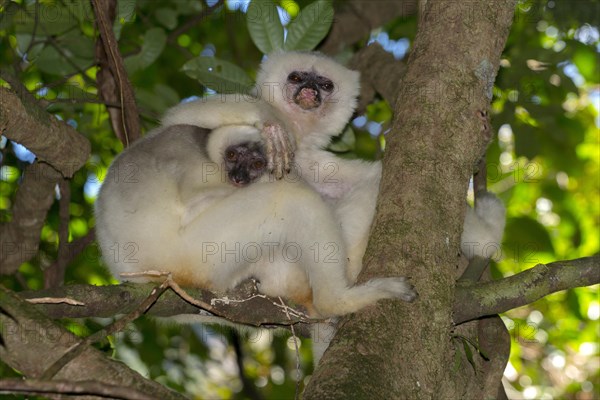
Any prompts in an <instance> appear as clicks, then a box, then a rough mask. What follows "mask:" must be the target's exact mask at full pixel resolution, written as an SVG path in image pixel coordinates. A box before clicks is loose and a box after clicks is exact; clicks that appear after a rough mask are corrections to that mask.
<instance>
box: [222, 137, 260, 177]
mask: <svg viewBox="0 0 600 400" xmlns="http://www.w3.org/2000/svg"><path fill="white" fill-rule="evenodd" d="M223 159H224V162H225V170H226V171H227V179H229V181H230V182H231V183H232V184H233V185H234V186H238V187H244V186H246V185H248V184H250V183H252V182H254V181H255V180H257V179H258V178H260V177H261V176H262V174H263V173H264V172H265V171H266V169H267V158H266V157H265V155H264V153H263V150H262V145H261V144H260V142H243V143H238V144H234V145H231V146H229V147H227V148H226V149H225V153H224V157H223Z"/></svg>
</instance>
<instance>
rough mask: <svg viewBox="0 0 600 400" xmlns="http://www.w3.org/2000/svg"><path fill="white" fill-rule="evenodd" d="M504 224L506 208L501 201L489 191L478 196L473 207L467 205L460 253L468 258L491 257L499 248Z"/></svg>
mask: <svg viewBox="0 0 600 400" xmlns="http://www.w3.org/2000/svg"><path fill="white" fill-rule="evenodd" d="M505 224H506V210H505V208H504V205H503V204H502V201H501V200H500V199H499V198H497V197H496V196H494V195H493V194H491V193H489V192H487V193H485V194H483V195H482V196H480V197H479V198H478V199H477V203H476V205H475V208H474V209H473V208H471V207H467V213H466V214H465V223H464V227H463V233H462V236H461V250H462V253H463V254H464V255H465V257H467V258H468V259H469V260H470V259H472V258H474V257H482V258H491V257H492V256H493V255H494V254H495V253H496V251H497V250H499V249H500V245H501V242H502V235H503V233H504V226H505Z"/></svg>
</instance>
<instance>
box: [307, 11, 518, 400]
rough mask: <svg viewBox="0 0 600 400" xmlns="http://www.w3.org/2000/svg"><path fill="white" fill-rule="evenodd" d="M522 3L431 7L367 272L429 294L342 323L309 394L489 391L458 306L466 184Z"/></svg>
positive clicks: (393, 143) (393, 142)
mask: <svg viewBox="0 0 600 400" xmlns="http://www.w3.org/2000/svg"><path fill="white" fill-rule="evenodd" d="M514 7H515V2H514V1H508V0H504V1H500V2H496V3H494V4H491V3H477V2H475V3H473V2H469V3H466V4H464V3H461V2H445V1H434V0H431V1H427V2H426V3H424V5H423V6H422V8H421V16H420V21H419V22H420V23H419V29H418V32H417V36H416V38H415V42H414V47H413V49H412V51H411V54H410V58H409V60H408V69H407V72H406V75H405V77H404V80H403V82H402V84H401V85H400V86H399V87H400V93H399V96H398V102H397V104H396V105H395V117H394V124H393V129H392V133H390V134H389V136H388V138H387V143H388V145H387V152H386V156H385V159H384V168H383V179H382V184H381V191H380V196H379V204H378V211H377V215H376V217H375V222H374V225H373V229H372V234H371V238H372V239H371V241H370V244H369V248H368V250H367V254H366V256H365V259H364V261H365V268H364V271H363V273H362V275H361V277H360V280H364V279H367V278H370V277H373V276H376V275H377V276H386V275H387V276H389V275H406V276H410V277H412V282H413V284H415V286H416V288H417V290H418V292H419V295H420V297H419V299H418V300H417V301H416V302H414V303H412V304H407V303H402V302H400V301H385V302H381V303H379V304H378V305H377V306H374V307H370V308H368V309H366V310H364V311H362V312H359V313H356V314H355V315H353V316H351V317H349V318H346V319H344V320H342V321H341V322H340V326H339V330H338V333H337V335H336V337H335V338H334V340H333V341H332V343H331V345H330V347H329V350H328V351H327V352H326V353H325V355H324V357H323V359H322V361H321V364H320V366H319V368H318V369H317V370H316V371H315V373H314V375H313V377H312V379H311V382H310V383H309V386H308V387H307V389H306V392H305V395H304V398H305V399H320V400H321V399H331V398H336V399H337V398H339V399H342V398H343V399H354V398H370V399H373V398H378V399H401V398H407V399H431V398H436V399H466V398H472V399H480V398H482V396H484V382H485V376H484V374H482V373H481V371H479V370H478V373H477V374H475V373H474V367H477V368H478V369H479V367H480V365H481V364H482V363H483V362H484V361H483V359H481V360H479V359H478V358H477V357H479V356H477V355H474V356H473V362H472V363H471V362H470V361H469V360H468V357H466V356H465V350H464V347H463V346H464V342H463V341H461V340H460V339H457V337H456V335H455V333H454V327H453V324H452V305H453V302H454V287H455V281H456V278H457V277H458V276H459V274H460V272H461V271H459V263H460V258H459V239H460V234H461V230H462V222H463V217H464V208H465V197H466V190H467V184H468V181H469V177H470V175H471V173H472V171H473V167H474V165H475V163H476V162H477V160H478V159H479V158H480V157H481V156H482V154H483V153H484V151H485V148H486V146H487V143H488V141H489V137H488V135H486V132H488V131H489V126H488V121H487V110H488V109H489V105H490V101H491V98H492V86H493V83H494V79H495V76H496V72H497V69H498V65H499V61H500V54H501V52H502V50H503V48H504V43H505V41H506V38H507V36H508V32H509V28H510V26H511V22H512V16H513V12H514ZM476 328H477V326H476V324H474V323H471V324H469V326H466V325H465V326H461V327H460V335H461V336H465V337H469V336H473V337H476V334H477V332H476ZM473 352H474V353H475V351H473ZM499 384H500V382H499V381H498V385H499Z"/></svg>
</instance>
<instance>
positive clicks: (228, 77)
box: [182, 56, 254, 93]
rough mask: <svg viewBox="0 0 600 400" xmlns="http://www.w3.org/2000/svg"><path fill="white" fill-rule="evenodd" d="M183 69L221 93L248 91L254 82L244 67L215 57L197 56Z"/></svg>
mask: <svg viewBox="0 0 600 400" xmlns="http://www.w3.org/2000/svg"><path fill="white" fill-rule="evenodd" d="M182 70H183V71H184V72H185V73H186V74H187V75H188V76H190V77H192V78H194V79H197V80H199V81H200V82H201V83H202V84H203V85H204V86H206V87H209V88H211V89H213V90H215V91H217V92H219V93H247V91H248V89H249V88H251V87H252V86H253V84H254V83H253V81H252V79H251V78H250V77H249V76H248V75H247V74H246V72H245V71H244V70H243V69H241V68H240V67H238V66H237V65H235V64H232V63H230V62H227V61H224V60H219V59H218V58H214V57H204V56H200V57H196V58H194V59H192V60H190V61H188V62H186V63H185V64H184V65H183V67H182Z"/></svg>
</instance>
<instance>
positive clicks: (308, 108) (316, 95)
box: [256, 52, 360, 140]
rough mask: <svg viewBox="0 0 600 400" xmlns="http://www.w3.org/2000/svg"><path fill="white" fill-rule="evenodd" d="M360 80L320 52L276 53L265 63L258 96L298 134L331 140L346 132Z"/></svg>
mask: <svg viewBox="0 0 600 400" xmlns="http://www.w3.org/2000/svg"><path fill="white" fill-rule="evenodd" d="M359 77H360V75H359V73H358V72H356V71H352V70H349V69H348V68H346V67H344V66H343V65H341V64H339V63H337V62H336V61H334V60H332V59H331V58H329V57H326V56H324V55H322V54H320V53H316V52H279V53H272V54H269V55H268V57H267V59H266V60H265V61H264V62H263V63H262V64H261V67H260V71H259V73H258V76H257V88H256V89H257V93H256V94H257V95H258V96H260V98H261V99H262V100H264V101H266V102H267V103H269V104H270V105H271V106H272V107H274V108H275V109H276V110H277V111H278V112H279V113H280V114H281V115H282V116H283V118H282V120H284V121H287V122H290V121H291V124H290V123H288V125H292V128H293V129H294V130H295V131H296V133H298V131H299V132H300V134H301V135H305V134H308V133H311V134H312V133H318V135H320V136H326V137H330V136H333V135H337V134H339V133H340V132H341V131H342V129H343V128H344V126H345V125H346V123H347V122H348V120H349V119H350V117H351V116H352V113H353V112H354V109H355V108H356V98H357V96H358V94H359V89H360V83H359ZM288 127H289V126H288ZM296 139H297V140H302V138H298V137H297V138H296Z"/></svg>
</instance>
